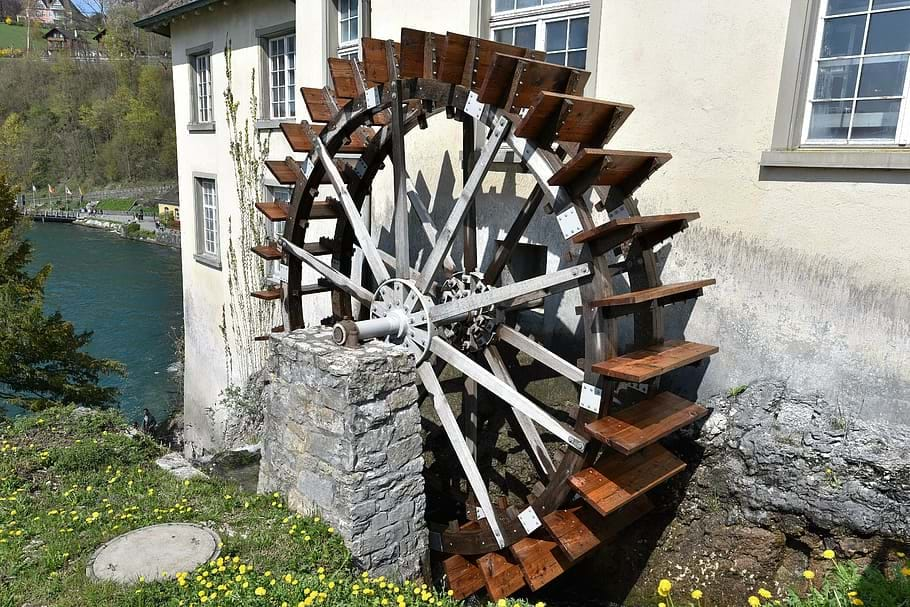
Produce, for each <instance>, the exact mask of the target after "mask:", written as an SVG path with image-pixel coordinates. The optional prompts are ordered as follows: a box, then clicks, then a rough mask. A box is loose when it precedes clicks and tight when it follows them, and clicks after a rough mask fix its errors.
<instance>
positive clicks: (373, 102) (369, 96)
mask: <svg viewBox="0 0 910 607" xmlns="http://www.w3.org/2000/svg"><path fill="white" fill-rule="evenodd" d="M380 101H382V95H380V94H379V87H378V86H374V87H373V88H371V89H368V90H367V92H366V102H367V109H370V108H374V107H376V106H377V105H379V102H380Z"/></svg>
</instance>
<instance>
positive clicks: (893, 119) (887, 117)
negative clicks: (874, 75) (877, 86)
mask: <svg viewBox="0 0 910 607" xmlns="http://www.w3.org/2000/svg"><path fill="white" fill-rule="evenodd" d="M900 111H901V102H900V100H899V99H893V100H891V99H889V100H882V101H857V102H856V117H855V118H854V119H853V132H852V134H851V135H850V138H851V139H894V136H895V134H896V133H897V117H898V114H900Z"/></svg>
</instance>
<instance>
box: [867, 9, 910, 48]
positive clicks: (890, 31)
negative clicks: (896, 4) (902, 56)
mask: <svg viewBox="0 0 910 607" xmlns="http://www.w3.org/2000/svg"><path fill="white" fill-rule="evenodd" d="M900 51H910V10H907V11H892V12H887V13H874V14H873V15H872V21H871V22H870V23H869V41H868V42H867V43H866V53H869V54H872V53H893V52H900Z"/></svg>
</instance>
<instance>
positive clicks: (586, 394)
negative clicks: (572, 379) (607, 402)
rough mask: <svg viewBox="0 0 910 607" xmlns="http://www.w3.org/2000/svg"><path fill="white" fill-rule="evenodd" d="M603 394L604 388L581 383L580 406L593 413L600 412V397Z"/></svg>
mask: <svg viewBox="0 0 910 607" xmlns="http://www.w3.org/2000/svg"><path fill="white" fill-rule="evenodd" d="M602 396H603V390H601V389H600V388H598V387H597V386H592V385H591V384H582V385H581V399H580V400H579V401H578V406H579V407H581V408H582V409H585V410H587V411H591V412H592V413H600V399H601V397H602Z"/></svg>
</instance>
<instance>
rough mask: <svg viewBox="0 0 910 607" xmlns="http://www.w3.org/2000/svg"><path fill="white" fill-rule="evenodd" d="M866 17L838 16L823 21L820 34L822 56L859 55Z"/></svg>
mask: <svg viewBox="0 0 910 607" xmlns="http://www.w3.org/2000/svg"><path fill="white" fill-rule="evenodd" d="M865 28H866V17H864V16H860V15H857V16H856V17H840V18H838V19H829V20H827V21H825V30H824V33H823V34H822V52H821V56H822V57H841V56H843V55H859V54H860V51H861V50H862V47H863V30H864V29H865Z"/></svg>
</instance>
